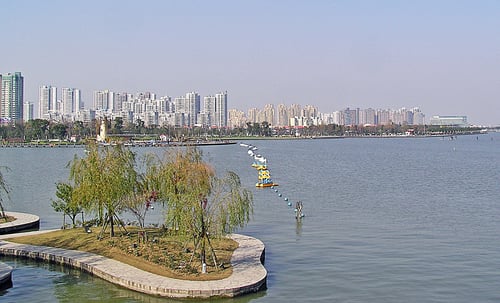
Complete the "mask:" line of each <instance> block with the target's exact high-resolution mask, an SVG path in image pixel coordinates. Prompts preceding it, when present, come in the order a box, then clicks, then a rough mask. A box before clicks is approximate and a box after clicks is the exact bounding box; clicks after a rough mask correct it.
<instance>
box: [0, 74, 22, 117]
mask: <svg viewBox="0 0 500 303" xmlns="http://www.w3.org/2000/svg"><path fill="white" fill-rule="evenodd" d="M0 82H1V84H2V92H1V96H0V119H1V121H2V122H6V123H9V122H22V119H23V105H24V104H23V103H24V100H23V98H24V78H23V76H22V75H21V73H20V72H15V73H13V74H11V73H8V74H3V75H1V76H0Z"/></svg>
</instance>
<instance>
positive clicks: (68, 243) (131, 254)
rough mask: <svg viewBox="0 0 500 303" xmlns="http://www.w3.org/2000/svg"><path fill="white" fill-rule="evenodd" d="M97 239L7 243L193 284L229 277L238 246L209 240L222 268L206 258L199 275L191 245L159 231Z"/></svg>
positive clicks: (60, 236) (57, 234)
mask: <svg viewBox="0 0 500 303" xmlns="http://www.w3.org/2000/svg"><path fill="white" fill-rule="evenodd" d="M97 237H98V235H97V233H94V232H88V230H87V231H86V230H85V229H83V228H72V229H65V230H59V231H54V232H49V233H45V234H38V235H32V236H22V237H16V238H11V239H8V241H10V242H15V243H22V244H30V245H38V246H50V247H56V248H63V249H71V250H80V251H85V252H91V253H95V254H98V255H102V256H105V257H108V258H110V259H114V260H117V261H120V262H123V263H125V264H128V265H131V266H134V267H136V268H138V269H141V270H144V271H147V272H150V273H154V274H157V275H161V276H164V277H169V278H175V279H182V280H195V281H208V280H218V279H223V278H226V277H229V276H230V275H231V274H232V267H231V263H230V261H231V257H232V254H233V252H234V250H235V249H236V248H237V247H238V243H237V242H236V241H233V240H231V239H229V238H222V239H213V241H212V245H213V247H214V250H215V251H216V253H217V258H218V264H222V266H218V267H217V268H215V267H213V264H211V263H210V262H211V260H209V258H207V266H208V267H209V268H210V270H208V271H207V273H205V274H202V273H201V267H202V265H201V262H200V257H199V255H198V254H199V253H198V252H197V251H195V250H194V245H193V243H191V244H186V242H185V241H182V240H181V239H180V238H177V237H176V236H172V235H167V234H166V232H164V231H162V230H161V229H146V230H144V231H141V230H139V229H138V228H135V227H131V228H127V232H125V231H121V230H120V231H117V232H116V234H115V237H109V236H105V237H104V238H102V239H100V240H99V239H98V238H97ZM193 252H194V253H193Z"/></svg>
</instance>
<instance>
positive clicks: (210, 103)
mask: <svg viewBox="0 0 500 303" xmlns="http://www.w3.org/2000/svg"><path fill="white" fill-rule="evenodd" d="M215 102H216V98H215V96H206V97H204V98H203V110H202V113H203V115H202V116H203V117H206V125H207V126H213V125H216V124H215V115H216V113H215V108H216V105H215V104H216V103H215Z"/></svg>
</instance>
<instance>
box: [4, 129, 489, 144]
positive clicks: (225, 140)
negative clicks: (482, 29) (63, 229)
mask: <svg viewBox="0 0 500 303" xmlns="http://www.w3.org/2000/svg"><path fill="white" fill-rule="evenodd" d="M484 134H487V133H484V132H468V133H458V134H429V135H359V136H358V135H351V136H301V137H292V136H289V137H284V136H280V137H231V138H221V140H218V141H186V142H176V141H173V142H172V141H170V142H153V141H152V142H149V141H142V142H126V143H122V144H123V145H124V146H129V147H178V146H210V145H232V144H236V143H237V141H245V140H326V139H355V138H357V139H394V138H397V139H401V138H407V139H408V138H410V139H411V138H451V139H453V138H456V137H458V136H471V135H476V136H477V135H484ZM103 145H106V146H109V145H115V144H113V143H106V144H103ZM85 146H86V145H85V144H78V143H66V142H63V143H61V142H57V143H46V144H40V143H0V148H84V147H85Z"/></svg>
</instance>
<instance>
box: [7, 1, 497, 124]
mask: <svg viewBox="0 0 500 303" xmlns="http://www.w3.org/2000/svg"><path fill="white" fill-rule="evenodd" d="M0 28H1V30H0V37H1V45H0V73H7V72H15V71H20V72H22V73H23V75H24V77H25V99H26V100H28V101H31V102H33V103H34V104H35V106H36V107H37V106H38V87H39V86H40V85H44V84H49V85H54V86H57V87H75V88H79V89H81V90H82V94H83V99H84V102H85V104H86V107H89V106H90V105H91V104H92V94H93V91H95V90H104V89H109V90H113V91H118V92H124V91H125V92H129V93H137V92H144V91H150V92H154V93H156V94H157V95H159V96H163V95H169V96H172V97H177V96H181V95H184V94H185V93H186V92H190V91H197V92H198V93H200V95H201V96H206V95H209V94H215V93H217V92H219V91H226V90H227V92H228V96H229V108H238V109H241V110H244V111H246V110H247V109H248V108H250V107H257V108H261V107H263V105H264V104H267V103H274V104H279V103H284V104H287V105H290V104H301V105H306V104H311V105H316V106H318V108H319V110H320V111H321V112H332V111H336V110H341V109H344V108H345V107H351V108H355V107H360V108H368V107H372V108H400V107H407V108H411V107H420V108H421V110H422V111H423V112H424V113H425V114H426V120H427V121H428V119H429V118H430V117H431V116H432V115H467V116H468V120H469V122H471V123H478V124H479V123H480V124H488V125H489V124H495V125H497V124H500V1H498V0H492V1H486V0H484V1H483V0H478V1H473V0H471V1H459V0H450V1H445V0H442V1H441V0H430V1H425V0H422V1H420V0H419V1H404V0H399V1H396V0H395V1H382V0H377V1H372V0H366V1H348V0H345V1H334V0H328V1H305V0H304V1H291V0H287V1H278V0H267V1H264V0H263V1H259V0H257V1H255V0H254V1H243V0H242V1H236V0H227V1H218V0H210V1H208V0H200V1H190V0H182V1H181V0H179V1H160V0H159V1H148V0H143V1H124V0H120V1H105V0H100V1H89V0H86V1H67V0H64V1H52V0H46V1H40V0H34V1H25V0H16V1H7V0H0Z"/></svg>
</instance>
